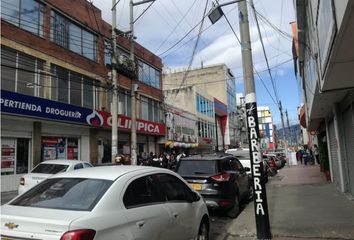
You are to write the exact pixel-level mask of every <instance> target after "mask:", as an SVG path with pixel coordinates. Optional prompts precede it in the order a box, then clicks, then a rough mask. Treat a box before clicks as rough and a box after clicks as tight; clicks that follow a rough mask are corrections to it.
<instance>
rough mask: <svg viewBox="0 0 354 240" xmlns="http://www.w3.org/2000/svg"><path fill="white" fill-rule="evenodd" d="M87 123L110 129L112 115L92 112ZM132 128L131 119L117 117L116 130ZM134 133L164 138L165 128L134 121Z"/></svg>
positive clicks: (146, 122) (162, 125) (152, 123)
mask: <svg viewBox="0 0 354 240" xmlns="http://www.w3.org/2000/svg"><path fill="white" fill-rule="evenodd" d="M87 122H88V123H89V124H90V125H92V126H102V127H106V128H111V127H112V115H111V114H110V113H109V112H103V111H93V112H92V114H90V115H89V116H87ZM131 126H132V122H131V118H130V117H127V116H123V115H119V116H118V128H119V130H121V131H130V130H131ZM136 131H137V132H138V133H145V134H149V135H159V136H164V135H165V133H166V127H165V125H164V124H161V123H156V122H150V121H146V120H141V119H137V120H136Z"/></svg>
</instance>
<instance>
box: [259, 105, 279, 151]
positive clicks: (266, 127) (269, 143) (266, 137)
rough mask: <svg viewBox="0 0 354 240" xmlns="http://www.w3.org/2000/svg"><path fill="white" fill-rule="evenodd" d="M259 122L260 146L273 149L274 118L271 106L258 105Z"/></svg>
mask: <svg viewBox="0 0 354 240" xmlns="http://www.w3.org/2000/svg"><path fill="white" fill-rule="evenodd" d="M257 114H258V124H259V135H260V144H261V145H260V147H261V149H266V150H273V149H274V148H275V146H274V138H273V119H272V114H271V112H270V108H269V107H263V106H258V107H257Z"/></svg>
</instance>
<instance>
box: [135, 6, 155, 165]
mask: <svg viewBox="0 0 354 240" xmlns="http://www.w3.org/2000/svg"><path fill="white" fill-rule="evenodd" d="M153 1H155V0H142V1H140V2H136V3H134V2H133V0H130V2H129V7H130V24H129V25H130V60H131V63H132V64H133V65H134V66H133V67H134V69H135V70H136V68H135V61H134V39H135V36H134V22H135V21H136V20H137V19H138V18H139V17H140V16H141V15H140V16H139V17H138V18H137V19H136V20H134V13H133V8H134V6H138V5H141V4H144V3H148V2H153ZM133 75H134V77H133V78H132V79H131V80H132V85H131V113H132V127H131V145H130V150H131V151H130V156H131V164H132V165H137V154H136V97H135V93H136V91H137V90H138V85H137V84H135V77H136V74H133Z"/></svg>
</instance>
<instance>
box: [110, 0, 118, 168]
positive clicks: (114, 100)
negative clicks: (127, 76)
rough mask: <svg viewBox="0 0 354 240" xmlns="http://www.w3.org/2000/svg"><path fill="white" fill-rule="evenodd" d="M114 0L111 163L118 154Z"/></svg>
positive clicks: (113, 4) (114, 1)
mask: <svg viewBox="0 0 354 240" xmlns="http://www.w3.org/2000/svg"><path fill="white" fill-rule="evenodd" d="M116 5H117V4H116V0H112V56H111V62H112V83H113V96H112V106H111V108H112V109H111V115H112V159H111V161H112V163H114V162H115V157H116V155H117V153H118V83H117V70H116V65H117V53H116V52H117V36H116V25H117V16H116Z"/></svg>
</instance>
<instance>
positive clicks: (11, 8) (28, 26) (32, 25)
mask: <svg viewBox="0 0 354 240" xmlns="http://www.w3.org/2000/svg"><path fill="white" fill-rule="evenodd" d="M43 16H44V5H43V4H41V3H39V2H37V1H34V0H2V1H1V18H2V19H4V20H5V21H8V22H10V23H12V24H14V25H16V26H18V27H20V28H21V29H23V30H26V31H29V32H31V33H34V34H36V35H38V36H40V37H43V28H44V20H43V19H44V18H43Z"/></svg>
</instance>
